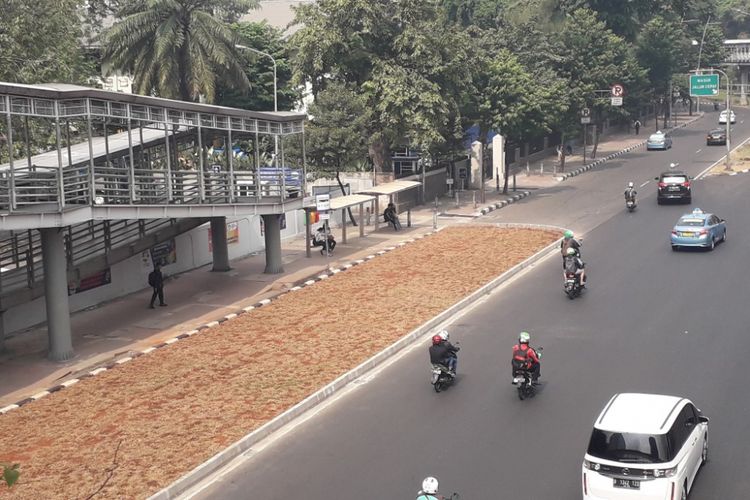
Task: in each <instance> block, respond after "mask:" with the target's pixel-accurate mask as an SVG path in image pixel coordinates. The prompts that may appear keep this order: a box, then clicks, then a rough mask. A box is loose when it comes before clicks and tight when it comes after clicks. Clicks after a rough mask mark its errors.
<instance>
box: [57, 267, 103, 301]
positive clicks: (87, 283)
mask: <svg viewBox="0 0 750 500" xmlns="http://www.w3.org/2000/svg"><path fill="white" fill-rule="evenodd" d="M110 283H112V273H111V272H110V269H109V268H107V269H105V270H104V271H99V272H98V273H94V274H92V275H90V276H86V277H84V278H81V280H80V281H79V282H78V283H77V284H76V282H74V281H73V282H70V283H68V295H73V294H76V293H81V292H85V291H86V290H91V289H93V288H97V287H100V286H104V285H108V284H110Z"/></svg>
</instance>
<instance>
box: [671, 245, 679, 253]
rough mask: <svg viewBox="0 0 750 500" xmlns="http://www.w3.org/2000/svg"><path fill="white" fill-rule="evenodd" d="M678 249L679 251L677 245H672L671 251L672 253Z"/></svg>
mask: <svg viewBox="0 0 750 500" xmlns="http://www.w3.org/2000/svg"><path fill="white" fill-rule="evenodd" d="M679 249H680V247H678V246H677V245H672V251H673V252H676V251H677V250H679Z"/></svg>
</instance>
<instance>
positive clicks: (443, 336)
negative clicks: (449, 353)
mask: <svg viewBox="0 0 750 500" xmlns="http://www.w3.org/2000/svg"><path fill="white" fill-rule="evenodd" d="M438 336H439V337H440V338H441V339H443V342H447V341H448V339H449V338H451V334H450V333H448V330H442V331H441V332H440V333H438ZM428 479H429V478H428Z"/></svg>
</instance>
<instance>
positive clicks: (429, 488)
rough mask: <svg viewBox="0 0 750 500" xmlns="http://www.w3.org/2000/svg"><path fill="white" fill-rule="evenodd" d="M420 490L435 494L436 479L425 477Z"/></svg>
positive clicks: (436, 487)
mask: <svg viewBox="0 0 750 500" xmlns="http://www.w3.org/2000/svg"><path fill="white" fill-rule="evenodd" d="M422 492H423V493H428V494H430V495H435V494H436V493H437V492H438V480H437V479H435V478H434V477H426V478H425V480H424V481H422Z"/></svg>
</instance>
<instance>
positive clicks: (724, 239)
mask: <svg viewBox="0 0 750 500" xmlns="http://www.w3.org/2000/svg"><path fill="white" fill-rule="evenodd" d="M725 241H727V230H726V229H725V230H724V234H722V235H721V242H722V243H724V242H725Z"/></svg>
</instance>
